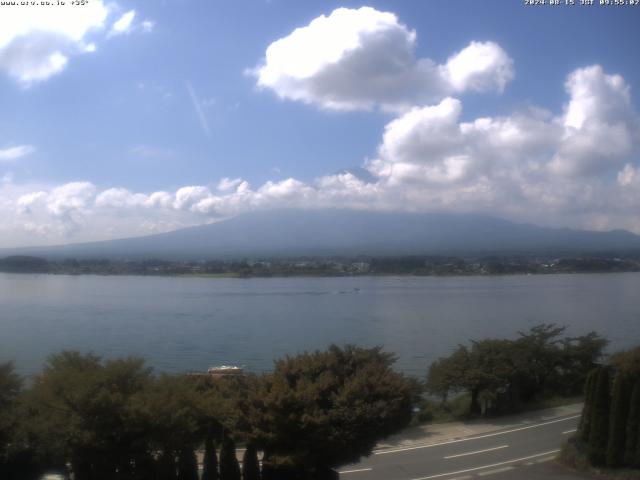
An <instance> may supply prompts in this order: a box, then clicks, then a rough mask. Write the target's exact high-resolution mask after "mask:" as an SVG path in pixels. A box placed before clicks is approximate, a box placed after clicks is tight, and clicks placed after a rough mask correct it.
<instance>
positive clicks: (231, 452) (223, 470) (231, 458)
mask: <svg viewBox="0 0 640 480" xmlns="http://www.w3.org/2000/svg"><path fill="white" fill-rule="evenodd" d="M220 478H221V480H240V465H239V464H238V458H237V456H236V445H235V443H234V441H233V439H232V438H231V437H230V436H229V435H225V437H224V439H223V440H222V448H221V449H220Z"/></svg>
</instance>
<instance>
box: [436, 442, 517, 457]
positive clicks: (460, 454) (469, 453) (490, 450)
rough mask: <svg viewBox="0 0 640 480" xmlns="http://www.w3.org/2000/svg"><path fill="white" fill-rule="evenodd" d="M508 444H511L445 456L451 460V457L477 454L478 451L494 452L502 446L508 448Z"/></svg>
mask: <svg viewBox="0 0 640 480" xmlns="http://www.w3.org/2000/svg"><path fill="white" fill-rule="evenodd" d="M508 446H509V445H500V446H498V447H493V448H485V449H484V450H476V451H475V452H467V453H458V454H457V455H449V456H447V457H444V459H445V460H449V459H450V458H458V457H466V456H467V455H475V454H476V453H485V452H493V451H494V450H500V449H502V448H507V447H508Z"/></svg>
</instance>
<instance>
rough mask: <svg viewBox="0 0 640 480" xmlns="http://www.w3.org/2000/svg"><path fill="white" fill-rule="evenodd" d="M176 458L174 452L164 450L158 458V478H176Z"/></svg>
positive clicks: (161, 479) (164, 479)
mask: <svg viewBox="0 0 640 480" xmlns="http://www.w3.org/2000/svg"><path fill="white" fill-rule="evenodd" d="M176 471H177V465H176V458H175V456H174V454H173V452H163V453H162V454H161V455H160V457H159V458H158V480H176V478H177V475H176Z"/></svg>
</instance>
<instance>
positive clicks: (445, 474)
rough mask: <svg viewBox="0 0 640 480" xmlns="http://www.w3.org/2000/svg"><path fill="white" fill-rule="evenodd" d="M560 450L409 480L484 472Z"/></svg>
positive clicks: (427, 479)
mask: <svg viewBox="0 0 640 480" xmlns="http://www.w3.org/2000/svg"><path fill="white" fill-rule="evenodd" d="M559 451H560V450H551V451H549V452H543V453H536V454H535V455H529V456H528V457H521V458H514V459H513V460H506V461H504V462H498V463H492V464H490V465H483V466H481V467H474V468H465V469H464V470H458V471H456V472H447V473H438V474H437V475H429V476H428V477H419V478H413V479H411V480H430V479H431V478H441V477H448V476H449V475H459V474H460V473H468V472H475V471H477V470H485V469H487V468H493V467H500V466H502V465H508V464H510V463H517V462H523V461H524V460H531V459H532V458H538V457H544V456H547V455H551V454H553V453H558V452H559Z"/></svg>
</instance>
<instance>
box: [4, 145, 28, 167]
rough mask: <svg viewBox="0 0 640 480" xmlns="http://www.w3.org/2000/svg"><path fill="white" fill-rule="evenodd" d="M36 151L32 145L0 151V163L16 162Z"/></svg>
mask: <svg viewBox="0 0 640 480" xmlns="http://www.w3.org/2000/svg"><path fill="white" fill-rule="evenodd" d="M35 150H36V149H35V147H33V146H32V145H18V146H16V147H8V148H4V149H0V163H3V162H14V161H15V160H18V159H20V158H22V157H25V156H27V155H29V154H31V153H33V152H35Z"/></svg>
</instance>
